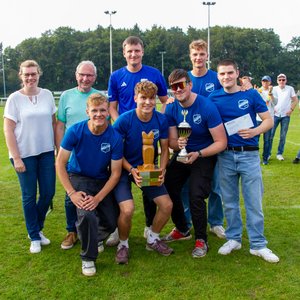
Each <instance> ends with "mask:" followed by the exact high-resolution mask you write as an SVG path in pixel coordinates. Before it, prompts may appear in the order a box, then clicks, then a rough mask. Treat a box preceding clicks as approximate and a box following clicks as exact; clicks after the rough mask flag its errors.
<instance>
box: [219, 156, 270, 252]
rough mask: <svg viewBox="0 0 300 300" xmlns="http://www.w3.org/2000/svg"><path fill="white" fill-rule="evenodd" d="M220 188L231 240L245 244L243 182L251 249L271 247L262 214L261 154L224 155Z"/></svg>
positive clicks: (220, 169) (228, 238) (227, 236)
mask: <svg viewBox="0 0 300 300" xmlns="http://www.w3.org/2000/svg"><path fill="white" fill-rule="evenodd" d="M218 160H219V172H220V187H221V193H222V198H223V205H224V212H225V217H226V221H227V228H226V231H225V234H226V238H227V240H235V241H237V242H239V243H241V242H242V232H243V224H242V218H241V211H240V199H239V194H240V193H239V182H240V181H241V186H242V194H243V198H244V203H245V210H246V228H247V232H248V237H249V241H250V248H251V249H256V250H257V249H261V248H264V247H265V246H266V244H267V241H266V239H265V237H264V215H263V211H262V195H263V183H262V174H261V168H260V158H259V152H258V151H243V152H242V151H241V152H238V151H224V152H222V153H220V154H219V158H218Z"/></svg>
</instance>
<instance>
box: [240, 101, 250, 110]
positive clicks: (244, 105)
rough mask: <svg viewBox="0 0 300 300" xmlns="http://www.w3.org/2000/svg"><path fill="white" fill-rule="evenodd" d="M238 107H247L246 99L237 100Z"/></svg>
mask: <svg viewBox="0 0 300 300" xmlns="http://www.w3.org/2000/svg"><path fill="white" fill-rule="evenodd" d="M238 106H239V109H247V108H248V107H249V101H248V99H242V100H239V102H238Z"/></svg>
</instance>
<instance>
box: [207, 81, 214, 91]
mask: <svg viewBox="0 0 300 300" xmlns="http://www.w3.org/2000/svg"><path fill="white" fill-rule="evenodd" d="M205 90H206V91H207V92H209V93H211V92H213V91H214V90H215V85H214V84H213V83H212V82H208V83H206V84H205Z"/></svg>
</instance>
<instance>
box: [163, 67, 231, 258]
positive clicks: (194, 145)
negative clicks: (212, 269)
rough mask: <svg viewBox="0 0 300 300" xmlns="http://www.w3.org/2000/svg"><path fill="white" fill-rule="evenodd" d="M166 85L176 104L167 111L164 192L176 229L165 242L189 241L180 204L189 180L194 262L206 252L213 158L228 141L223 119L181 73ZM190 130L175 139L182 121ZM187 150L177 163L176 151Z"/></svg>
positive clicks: (168, 106) (178, 70)
mask: <svg viewBox="0 0 300 300" xmlns="http://www.w3.org/2000/svg"><path fill="white" fill-rule="evenodd" d="M169 84H170V87H171V89H172V91H173V93H174V96H175V101H174V102H173V103H170V104H168V105H167V107H166V111H165V115H166V116H167V118H168V121H169V126H170V128H169V146H170V147H171V148H172V149H173V150H174V151H175V154H174V156H173V158H172V159H171V162H170V164H169V166H168V169H167V174H166V183H165V184H166V188H167V190H168V192H169V194H170V197H171V199H172V201H173V210H172V220H173V222H174V224H175V225H176V227H175V228H174V229H173V230H172V232H171V233H170V234H168V235H167V236H166V237H165V238H164V239H165V240H166V241H168V242H171V241H176V240H182V239H190V238H191V235H190V233H189V227H188V224H187V222H186V219H185V216H184V210H183V204H182V201H181V195H180V194H181V190H182V187H183V185H184V184H185V183H186V181H187V180H188V179H189V196H190V197H189V198H190V209H191V215H192V222H193V226H194V231H195V240H196V242H195V247H194V249H193V251H192V256H193V257H194V258H199V257H203V256H205V255H206V253H207V251H208V244H207V232H206V228H207V211H206V202H205V199H206V198H207V197H208V195H209V193H210V191H211V181H212V177H213V172H214V168H215V164H216V160H217V157H216V154H217V153H218V152H220V151H222V150H224V149H225V147H226V144H227V140H226V134H225V130H224V127H223V124H222V119H221V117H220V114H219V112H218V110H217V108H216V106H215V105H214V104H213V103H212V102H211V101H210V100H209V99H208V98H206V97H203V96H201V95H197V94H196V93H193V92H192V82H191V80H190V78H189V76H188V73H187V72H186V71H185V70H182V69H176V70H174V71H173V72H172V73H171V74H170V76H169ZM183 111H185V112H187V115H186V122H188V123H189V124H190V126H191V129H192V131H191V135H190V136H189V137H188V138H183V137H178V132H177V126H178V125H179V124H180V123H181V122H182V121H183ZM183 147H186V150H187V152H188V160H187V161H186V162H180V161H177V160H176V156H177V155H178V151H179V150H180V149H182V148H183Z"/></svg>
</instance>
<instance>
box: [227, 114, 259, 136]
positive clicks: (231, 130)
mask: <svg viewBox="0 0 300 300" xmlns="http://www.w3.org/2000/svg"><path fill="white" fill-rule="evenodd" d="M224 125H225V128H226V131H227V133H228V135H229V136H231V135H233V134H236V133H237V132H238V131H239V130H241V129H248V128H251V127H253V126H254V124H253V122H252V119H251V117H250V114H246V115H244V116H241V117H238V118H236V119H233V120H231V121H228V122H226V123H224Z"/></svg>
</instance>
